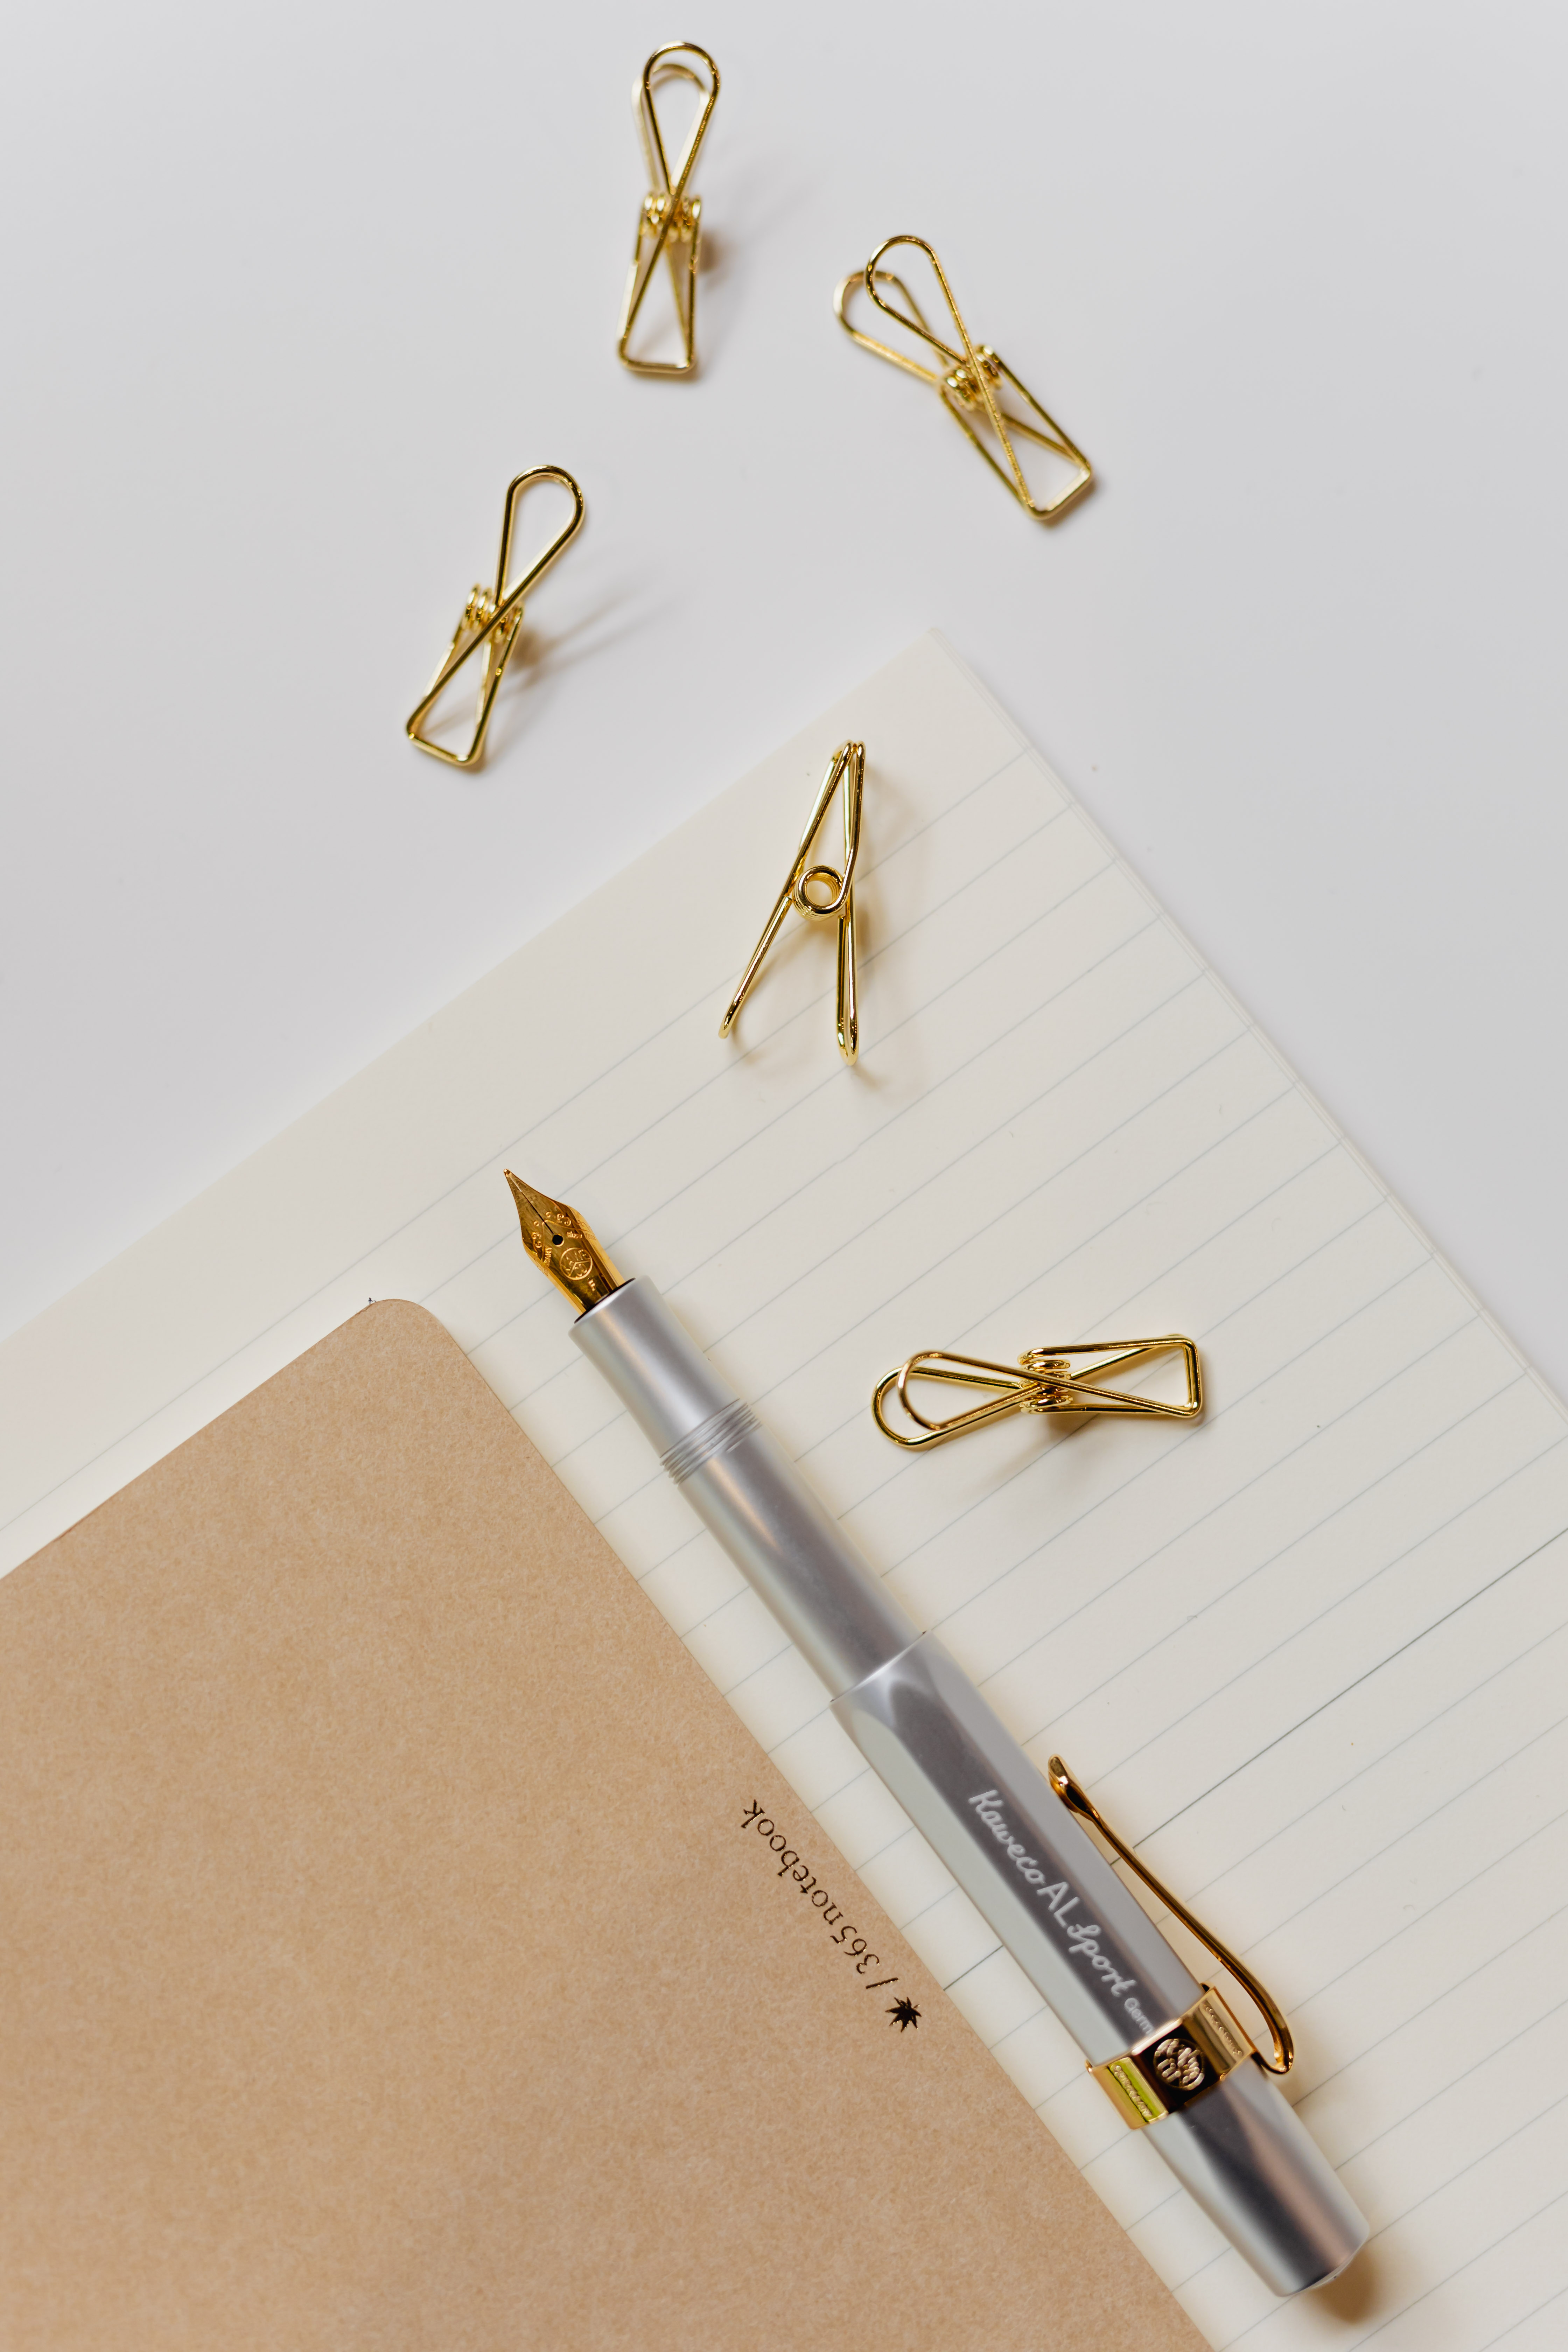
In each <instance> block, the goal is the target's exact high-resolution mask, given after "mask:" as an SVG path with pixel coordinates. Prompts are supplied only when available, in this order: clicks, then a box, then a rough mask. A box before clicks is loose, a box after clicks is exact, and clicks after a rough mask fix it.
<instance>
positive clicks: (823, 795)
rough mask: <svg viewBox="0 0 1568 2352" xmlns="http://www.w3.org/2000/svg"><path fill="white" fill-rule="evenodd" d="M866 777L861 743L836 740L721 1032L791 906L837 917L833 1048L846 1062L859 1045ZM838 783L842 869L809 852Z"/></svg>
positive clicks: (817, 916)
mask: <svg viewBox="0 0 1568 2352" xmlns="http://www.w3.org/2000/svg"><path fill="white" fill-rule="evenodd" d="M865 781H866V746H865V745H864V743H840V745H839V746H838V749H837V751H835V753H834V754H833V757H832V759H831V760H830V761H828V763H827V773H826V776H824V778H823V780H822V789H821V791H820V792H819V793H817V795H816V802H815V803H814V804H813V807H812V812H811V814H810V816H809V817H807V819H806V822H805V832H804V833H803V834H802V835H801V837H800V847H799V848H798V849H797V850H796V851H795V862H794V864H793V865H792V866H791V867H790V869H789V872H788V873H787V874H786V875H785V877H784V888H783V889H782V890H781V891H780V892H779V895H778V897H777V898H776V899H775V900H774V901H773V913H772V914H771V915H770V916H769V917H768V919H767V921H766V923H764V925H763V936H762V938H761V939H760V940H758V941H757V944H756V946H755V947H754V948H753V949H752V960H751V961H750V963H749V964H748V965H747V966H746V969H745V971H743V972H742V974H741V983H740V986H739V987H738V988H737V989H736V991H735V993H734V995H733V996H732V997H731V1000H730V1007H729V1010H728V1012H727V1013H725V1015H724V1018H723V1019H722V1021H721V1022H720V1024H719V1034H720V1036H721V1037H727V1036H728V1035H729V1034H730V1032H731V1029H732V1028H733V1027H734V1025H735V1016H736V1014H737V1013H739V1012H740V1010H741V1007H742V1004H744V1003H745V1001H746V999H747V997H748V996H749V995H750V994H751V992H752V986H753V984H754V983H755V981H756V977H757V974H758V972H759V971H761V970H762V966H763V957H764V956H765V955H766V954H767V951H768V950H769V949H770V948H771V947H772V945H773V941H774V940H775V939H776V938H777V936H778V930H779V926H780V924H781V923H782V922H783V921H784V917H785V916H786V915H787V914H788V912H789V910H790V908H792V907H793V908H795V913H796V914H797V915H804V916H805V919H806V920H807V921H808V922H813V923H824V922H837V925H838V1011H837V1024H838V1050H839V1052H840V1053H841V1054H842V1055H843V1056H844V1058H845V1060H846V1061H847V1062H852V1061H853V1060H854V1059H855V1056H856V1055H857V1054H858V1051H859V1049H860V1021H859V1013H858V1006H857V1003H856V993H855V987H856V972H855V861H856V859H857V857H858V856H859V854H860V795H861V791H862V788H863V786H864V784H865ZM840 789H842V792H843V795H844V870H843V872H842V873H840V872H839V871H838V869H837V867H836V866H814V865H813V864H812V863H811V855H812V850H813V847H814V846H815V844H816V836H817V835H818V834H819V833H820V832H821V830H822V825H823V821H824V819H825V818H826V814H827V812H828V809H829V807H830V806H831V804H832V801H833V795H834V793H836V792H838V791H839V790H840ZM814 887H816V889H817V890H818V891H823V890H826V893H827V895H826V898H822V897H817V898H814V897H813V896H812V891H813V888H814Z"/></svg>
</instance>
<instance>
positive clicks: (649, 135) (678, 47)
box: [616, 41, 719, 375]
mask: <svg viewBox="0 0 1568 2352" xmlns="http://www.w3.org/2000/svg"><path fill="white" fill-rule="evenodd" d="M692 60H695V61H696V62H695V63H693V62H692ZM704 77H706V79H705V78H704ZM671 81H687V82H690V83H692V84H694V86H695V87H696V89H697V90H698V92H699V95H700V97H701V100H702V104H701V106H700V108H699V110H698V112H697V116H696V119H695V121H693V123H692V126H691V130H690V131H689V135H688V137H687V142H686V145H685V147H684V148H683V149H682V150H681V155H680V161H679V164H678V165H677V167H676V170H675V173H674V176H673V177H672V176H671V174H670V169H669V157H668V154H667V152H666V151H665V144H664V133H663V132H662V131H661V130H660V129H659V125H658V108H657V107H656V105H655V103H654V89H655V85H656V84H658V83H665V82H671ZM718 102H719V68H718V67H717V66H716V65H715V64H714V62H713V60H712V58H710V56H709V54H708V52H707V50H706V49H700V48H699V47H698V46H697V44H696V42H695V41H670V42H667V44H666V45H665V47H663V48H662V49H655V51H654V53H653V55H652V57H651V58H649V59H648V61H647V65H646V66H644V68H643V69H642V72H641V74H640V76H639V77H638V79H637V88H636V89H634V90H633V92H632V104H633V105H634V106H635V107H636V108H637V126H638V128H639V130H640V131H641V132H642V143H643V152H644V153H645V154H646V155H647V176H648V182H649V187H648V193H647V195H646V196H645V197H644V198H643V205H642V210H641V212H640V213H639V214H638V215H637V244H636V245H635V246H634V247H633V248H632V268H631V275H630V277H629V278H627V280H626V300H625V302H624V303H623V304H622V306H621V331H620V341H618V342H617V343H616V356H617V357H618V358H619V359H621V360H622V361H624V362H625V363H626V366H627V367H629V368H630V369H632V370H633V372H634V373H636V374H637V375H690V374H692V373H694V371H695V369H696V366H697V267H698V248H699V246H700V242H701V236H702V199H701V197H700V196H690V195H688V194H687V193H686V191H687V184H688V182H689V180H690V177H691V172H692V166H693V165H694V164H695V163H696V161H697V151H698V149H699V148H700V146H701V144H702V141H703V136H704V134H705V133H706V131H707V129H708V124H709V120H710V117H711V115H712V112H713V109H714V107H715V106H716V105H717V104H718ZM661 256H662V257H663V258H664V259H665V260H667V261H668V264H669V283H670V287H671V289H672V291H673V293H674V296H675V321H676V325H677V327H678V328H679V333H680V348H681V356H680V358H679V360H648V359H634V358H633V357H632V354H631V350H630V344H631V339H632V331H633V329H634V328H635V327H636V325H637V314H638V313H639V311H640V310H641V309H642V306H643V299H644V297H645V296H646V294H647V290H648V288H649V287H650V286H651V285H652V283H653V278H654V273H655V271H656V270H657V269H658V265H659V259H660V257H661Z"/></svg>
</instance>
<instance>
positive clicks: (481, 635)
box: [404, 466, 584, 768]
mask: <svg viewBox="0 0 1568 2352" xmlns="http://www.w3.org/2000/svg"><path fill="white" fill-rule="evenodd" d="M536 482H559V484H560V485H561V488H563V490H567V491H569V492H570V493H571V498H572V514H571V519H570V520H569V521H567V522H565V523H563V525H562V528H561V529H560V530H558V531H557V532H556V534H555V536H554V538H553V539H552V541H550V544H549V546H548V547H547V548H546V549H545V551H544V552H543V554H542V555H541V556H539V557H538V558H536V560H535V561H534V562H532V563H531V565H530V566H529V568H528V570H527V571H526V572H524V573H523V575H522V578H521V580H519V581H518V582H517V583H515V585H513V586H512V587H510V588H509V587H508V585H507V573H508V572H509V570H510V566H511V542H512V534H513V531H514V530H515V529H516V526H517V513H518V509H519V507H520V506H521V504H522V501H523V499H524V497H525V496H526V495H527V493H528V491H529V490H531V488H532V487H533V485H534V484H535V483H536ZM583 513H584V508H583V493H582V491H581V490H580V489H579V488H578V487H577V485H576V483H575V482H574V480H573V478H572V477H571V475H570V474H568V473H567V472H566V471H565V470H564V468H563V467H560V466H535V467H533V468H532V470H531V472H529V473H526V474H519V475H518V477H517V478H516V479H515V480H514V481H512V482H510V483H509V484H508V485H507V493H506V507H505V509H504V511H503V513H502V515H501V526H500V557H499V559H498V561H497V563H496V584H495V586H494V587H493V588H487V587H485V586H484V585H483V583H479V585H478V586H476V588H475V590H474V593H473V594H472V595H471V596H470V597H469V599H468V603H467V604H465V605H464V607H463V614H462V618H461V619H460V620H459V621H458V625H457V627H456V629H455V630H454V631H453V633H452V643H451V645H450V646H449V647H448V649H447V656H446V658H445V660H444V661H443V662H442V664H441V667H440V668H439V669H438V670H437V673H436V676H435V677H434V679H433V680H432V682H431V686H430V690H429V692H428V693H427V694H426V696H425V698H424V700H423V701H422V702H420V703H419V704H418V706H417V707H416V709H415V712H414V715H413V717H412V718H411V719H409V720H408V723H407V725H406V727H405V730H404V731H405V734H406V735H407V737H408V739H409V740H410V742H412V743H416V744H417V745H418V747H419V749H420V751H428V752H429V754H430V756H431V758H432V759H433V760H445V761H447V765H448V766H449V767H453V768H477V767H478V766H479V761H480V760H481V759H482V757H483V756H484V749H485V730H486V729H487V728H488V727H489V723H490V712H491V711H492V709H494V708H495V698H496V696H497V694H498V693H499V692H500V682H501V678H502V677H503V675H504V674H505V670H506V666H507V663H508V662H509V661H510V659H511V653H512V647H513V646H515V645H516V643H517V636H518V631H519V629H520V628H521V626H522V600H523V598H524V597H525V596H526V595H527V593H528V592H529V590H530V589H531V588H532V587H534V586H535V585H536V584H537V583H538V582H539V581H541V580H542V578H543V577H544V574H545V573H546V572H548V571H549V569H550V567H551V565H552V563H553V562H554V561H555V559H556V557H557V556H558V555H559V554H560V553H561V551H562V549H563V548H564V547H566V546H568V545H569V544H570V542H571V541H573V540H574V539H575V538H576V536H577V533H578V531H579V530H581V529H582V526H583ZM479 653H482V654H483V656H484V661H483V667H482V668H481V670H480V672H479V707H478V709H477V710H476V711H475V714H474V731H473V736H472V739H471V740H470V741H469V744H468V750H467V751H448V750H447V746H446V745H445V744H444V743H434V742H432V741H431V740H430V738H429V736H428V735H426V734H425V733H424V731H423V730H424V725H425V721H426V719H427V718H428V717H429V715H430V712H431V710H432V709H433V708H434V706H435V703H436V701H437V698H438V697H439V696H440V695H441V694H442V693H443V692H444V691H445V689H446V688H447V687H448V686H449V685H450V684H451V681H452V680H453V678H454V677H456V676H457V674H458V671H459V670H460V669H461V668H462V667H463V665H464V663H465V662H468V661H471V660H472V659H473V657H474V656H475V655H476V654H479Z"/></svg>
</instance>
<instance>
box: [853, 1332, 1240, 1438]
mask: <svg viewBox="0 0 1568 2352" xmlns="http://www.w3.org/2000/svg"><path fill="white" fill-rule="evenodd" d="M1173 1355H1179V1356H1180V1357H1181V1359H1182V1364H1183V1368H1184V1372H1185V1374H1186V1390H1187V1392H1186V1395H1185V1396H1184V1398H1183V1399H1182V1400H1181V1402H1179V1403H1175V1404H1169V1403H1165V1402H1163V1401H1162V1400H1161V1399H1159V1398H1158V1397H1151V1396H1141V1395H1138V1394H1136V1393H1135V1392H1133V1391H1131V1390H1127V1389H1110V1388H1102V1387H1101V1386H1100V1382H1101V1381H1103V1380H1104V1378H1105V1376H1106V1375H1107V1374H1108V1373H1110V1372H1119V1371H1125V1370H1129V1369H1131V1367H1132V1366H1133V1365H1135V1364H1146V1363H1150V1362H1152V1361H1153V1360H1154V1359H1155V1358H1156V1357H1160V1356H1173ZM914 1381H931V1382H934V1383H938V1384H942V1385H945V1386H947V1387H950V1388H959V1389H983V1390H988V1391H990V1394H989V1396H988V1398H987V1400H986V1402H984V1403H983V1404H973V1405H970V1406H968V1407H967V1408H966V1409H965V1410H964V1411H963V1412H952V1413H948V1414H947V1415H946V1416H945V1417H944V1418H942V1419H936V1420H933V1419H932V1418H931V1416H930V1415H929V1414H927V1413H924V1412H921V1409H920V1407H919V1406H918V1405H917V1404H916V1403H915V1402H914V1400H913V1398H912V1397H911V1395H910V1387H911V1384H912V1383H913V1382H914ZM895 1396H896V1397H897V1400H898V1404H899V1408H900V1411H901V1412H902V1413H903V1414H904V1416H905V1418H906V1421H907V1423H908V1424H909V1426H906V1427H905V1428H902V1429H896V1428H895V1427H894V1426H893V1424H892V1423H891V1422H890V1421H889V1418H888V1409H889V1399H890V1398H893V1397H895ZM1203 1409H1204V1384H1203V1372H1202V1369H1201V1367H1200V1366H1199V1363H1198V1351H1197V1349H1196V1348H1195V1347H1194V1345H1193V1342H1192V1341H1191V1340H1190V1339H1182V1338H1181V1337H1180V1336H1179V1335H1178V1334H1176V1333H1175V1332H1172V1333H1170V1334H1168V1335H1167V1336H1166V1337H1165V1338H1164V1339H1097V1340H1090V1341H1088V1342H1086V1343H1085V1344H1084V1345H1083V1346H1081V1347H1076V1348H1031V1349H1028V1350H1027V1351H1026V1353H1025V1354H1024V1355H1022V1356H1020V1357H1019V1359H1018V1361H1017V1364H1016V1366H1015V1365H1012V1364H995V1363H991V1362H989V1361H988V1360H986V1359H985V1358H984V1356H958V1355H953V1354H952V1353H951V1352H950V1350H948V1349H945V1348H923V1349H921V1351H920V1353H919V1354H918V1355H914V1356H910V1357H909V1358H908V1359H907V1360H905V1361H904V1362H903V1363H901V1364H900V1365H899V1367H898V1368H897V1370H894V1371H891V1372H889V1373H888V1374H887V1375H886V1376H885V1377H884V1378H883V1379H882V1380H880V1381H878V1383H877V1386H876V1388H875V1390H874V1391H873V1392H872V1397H871V1412H872V1414H873V1416H874V1417H875V1420H876V1423H877V1426H878V1428H879V1430H880V1431H881V1433H882V1434H883V1436H884V1437H890V1438H891V1439H892V1441H893V1444H895V1445H902V1446H907V1447H908V1448H909V1449H910V1451H911V1452H919V1451H921V1450H923V1449H924V1448H925V1447H927V1446H931V1445H944V1444H946V1443H947V1441H948V1439H949V1438H950V1437H962V1436H963V1434H964V1433H965V1432H966V1431H967V1430H971V1429H984V1427H985V1425H986V1423H988V1422H993V1421H1001V1420H1004V1419H1005V1417H1006V1415H1007V1414H1009V1413H1014V1412H1079V1413H1124V1414H1131V1415H1133V1416H1134V1417H1136V1418H1140V1419H1144V1420H1157V1421H1196V1420H1197V1418H1198V1416H1199V1414H1200V1413H1201V1412H1203Z"/></svg>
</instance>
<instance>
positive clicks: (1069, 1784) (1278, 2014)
mask: <svg viewBox="0 0 1568 2352" xmlns="http://www.w3.org/2000/svg"><path fill="white" fill-rule="evenodd" d="M1047 1778H1048V1780H1051V1788H1053V1790H1056V1794H1058V1797H1060V1800H1063V1804H1065V1806H1068V1811H1069V1813H1077V1816H1079V1818H1081V1821H1089V1822H1090V1825H1093V1828H1096V1830H1098V1832H1100V1837H1102V1839H1105V1844H1107V1846H1110V1849H1112V1853H1114V1855H1117V1861H1121V1863H1126V1867H1129V1870H1131V1872H1135V1877H1140V1879H1142V1884H1145V1886H1147V1889H1150V1894H1152V1895H1157V1898H1159V1903H1163V1906H1166V1910H1171V1912H1175V1916H1178V1919H1180V1922H1183V1927H1184V1928H1187V1933H1192V1936H1196V1940H1199V1943H1201V1945H1204V1950H1206V1952H1211V1955H1213V1959H1217V1961H1220V1967H1223V1969H1225V1973H1227V1976H1234V1978H1237V1983H1239V1985H1241V1988H1244V1990H1246V1994H1248V2000H1250V2001H1253V2004H1256V2009H1258V2013H1260V2016H1262V2018H1265V2022H1268V2028H1269V2042H1272V2044H1274V2055H1272V2058H1265V2055H1262V2051H1256V2055H1258V2065H1262V2067H1268V2070H1269V2074H1289V2072H1290V2067H1293V2065H1295V2037H1293V2032H1290V2025H1289V2022H1286V2013H1284V2009H1281V2006H1279V2001H1277V2000H1274V1994H1272V1992H1269V1990H1268V1988H1265V1985H1260V1983H1258V1978H1256V1976H1253V1971H1250V1969H1248V1967H1246V1964H1244V1961H1239V1959H1237V1955H1234V1952H1232V1950H1227V1945H1223V1943H1220V1938H1217V1936H1211V1931H1208V1928H1206V1927H1204V1924H1201V1922H1199V1919H1194V1916H1192V1912H1190V1910H1187V1906H1184V1903H1178V1898H1175V1895H1173V1894H1171V1889H1168V1886H1162V1882H1159V1879H1157V1877H1154V1872H1152V1870H1150V1867H1147V1865H1145V1863H1140V1861H1138V1855H1135V1853H1133V1849H1131V1846H1129V1844H1126V1839H1123V1837H1117V1832H1114V1830H1112V1825H1110V1821H1107V1818H1105V1813H1100V1809H1098V1806H1096V1801H1093V1797H1090V1794H1089V1790H1086V1788H1084V1785H1081V1783H1079V1780H1074V1778H1072V1773H1069V1771H1068V1767H1065V1764H1063V1759H1060V1757H1051V1761H1048V1764H1047ZM1204 1992H1206V1997H1211V2000H1217V1994H1213V1992H1211V1988H1204ZM1201 2006H1204V2004H1199V2009H1201ZM1223 2006H1225V2004H1223ZM1225 2016H1229V2021H1232V2025H1234V2016H1232V2011H1229V2009H1225ZM1190 2018H1192V2011H1187V2018H1180V2021H1178V2025H1187V2021H1190ZM1211 2022H1213V2021H1211ZM1178 2025H1171V2028H1162V2032H1175V2030H1178ZM1152 2039H1154V2042H1157V2039H1159V2037H1152ZM1220 2039H1223V2037H1220ZM1250 2049H1253V2044H1248V2051H1250ZM1140 2051H1142V2044H1138V2051H1133V2053H1131V2055H1138V2053H1140ZM1206 2055H1211V2053H1206ZM1152 2058H1154V2072H1157V2074H1162V2079H1163V2082H1166V2088H1168V2086H1173V2084H1175V2086H1178V2088H1180V2086H1183V2084H1180V2072H1183V2070H1178V2072H1175V2074H1163V2070H1162V2053H1159V2051H1154V2053H1152ZM1232 2063H1234V2061H1232ZM1117 2065H1121V2061H1119V2058H1112V2061H1110V2067H1117ZM1110 2067H1090V2074H1107V2072H1110ZM1187 2070H1190V2067H1187ZM1220 2072H1227V2067H1220ZM1105 2088H1107V2091H1112V2098H1114V2095H1117V2091H1121V2103H1123V2100H1126V2094H1129V2086H1126V2084H1114V2086H1112V2084H1110V2082H1107V2084H1105ZM1187 2088H1204V2086H1201V2084H1199V2086H1192V2084H1187ZM1168 2105H1171V2100H1168V2095H1166V2107H1168ZM1140 2122H1145V2124H1152V2122H1157V2116H1154V2115H1145V2116H1140Z"/></svg>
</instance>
